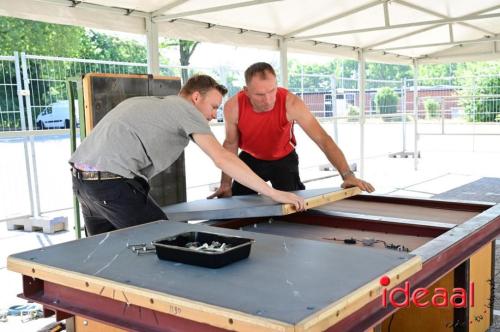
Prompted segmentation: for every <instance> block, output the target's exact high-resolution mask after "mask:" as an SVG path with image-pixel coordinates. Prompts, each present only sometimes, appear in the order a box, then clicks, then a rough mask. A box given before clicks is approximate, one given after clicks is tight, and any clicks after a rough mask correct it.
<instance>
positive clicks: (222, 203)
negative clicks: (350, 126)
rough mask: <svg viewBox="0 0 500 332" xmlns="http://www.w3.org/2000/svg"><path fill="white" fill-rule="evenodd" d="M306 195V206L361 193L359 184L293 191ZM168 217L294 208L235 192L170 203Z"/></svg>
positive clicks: (270, 213)
mask: <svg viewBox="0 0 500 332" xmlns="http://www.w3.org/2000/svg"><path fill="white" fill-rule="evenodd" d="M294 193H296V194H297V195H299V196H301V197H303V198H304V199H305V201H306V203H307V204H308V205H307V208H313V207H315V206H318V205H321V204H326V203H329V202H333V201H335V200H339V199H344V198H347V197H350V196H353V195H357V194H358V193H360V190H359V189H358V188H349V189H339V188H322V189H311V190H297V191H294ZM162 209H163V211H164V212H165V213H166V214H167V216H168V218H169V220H175V221H185V220H208V219H232V218H252V217H264V216H265V217H270V216H282V215H284V214H290V213H294V212H295V208H294V207H293V206H292V205H291V204H290V205H287V204H280V203H277V202H275V201H273V200H272V199H271V198H269V197H266V196H262V195H244V196H233V197H227V198H219V199H200V200H196V201H191V202H186V203H180V204H173V205H168V206H165V207H163V208H162Z"/></svg>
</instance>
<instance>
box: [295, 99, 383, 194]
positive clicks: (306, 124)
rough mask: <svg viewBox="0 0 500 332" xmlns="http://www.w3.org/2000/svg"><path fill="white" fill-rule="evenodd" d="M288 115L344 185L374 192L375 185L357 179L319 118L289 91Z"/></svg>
mask: <svg viewBox="0 0 500 332" xmlns="http://www.w3.org/2000/svg"><path fill="white" fill-rule="evenodd" d="M286 108H287V117H288V120H290V121H297V123H298V124H299V126H300V127H301V128H302V129H304V131H305V132H306V134H307V135H308V136H309V137H310V138H311V139H312V140H313V141H314V142H315V143H316V144H317V145H318V147H319V148H320V149H321V151H323V153H324V154H325V156H326V157H327V158H328V160H329V161H330V162H331V163H332V165H333V166H335V168H336V169H337V170H338V171H339V173H340V174H341V175H342V179H343V180H344V183H343V184H342V187H344V188H345V187H354V186H356V187H359V188H360V189H361V190H364V191H367V192H372V191H374V190H375V189H374V188H373V186H372V185H371V184H370V183H368V182H366V181H363V180H361V179H357V178H356V176H355V175H354V173H352V172H351V171H350V168H349V164H348V163H347V160H346V158H345V156H344V153H343V152H342V150H340V148H339V147H338V146H337V144H336V143H335V142H334V141H333V139H332V138H331V136H330V135H328V134H327V133H326V131H325V130H324V129H323V127H321V125H320V124H319V122H318V120H316V118H315V117H314V116H313V115H312V113H311V112H310V111H309V109H308V108H307V106H306V105H305V104H304V102H303V101H302V100H301V99H300V98H299V97H297V96H296V95H294V94H292V93H289V94H288V96H287V101H286Z"/></svg>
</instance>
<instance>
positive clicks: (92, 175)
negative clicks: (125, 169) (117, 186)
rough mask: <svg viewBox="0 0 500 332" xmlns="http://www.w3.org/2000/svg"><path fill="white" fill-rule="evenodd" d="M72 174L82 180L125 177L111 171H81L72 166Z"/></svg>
mask: <svg viewBox="0 0 500 332" xmlns="http://www.w3.org/2000/svg"><path fill="white" fill-rule="evenodd" d="M71 174H72V175H73V176H74V177H75V178H77V179H80V180H91V181H92V180H94V181H99V180H113V179H123V176H121V175H118V174H115V173H111V172H100V171H95V172H90V171H81V170H79V169H77V168H74V167H73V168H71Z"/></svg>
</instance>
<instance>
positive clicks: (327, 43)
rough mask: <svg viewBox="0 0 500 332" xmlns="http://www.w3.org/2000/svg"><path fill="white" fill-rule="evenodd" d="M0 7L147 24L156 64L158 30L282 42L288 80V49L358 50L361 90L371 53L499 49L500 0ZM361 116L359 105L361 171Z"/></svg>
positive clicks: (102, 2) (110, 24)
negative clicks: (366, 63) (366, 62)
mask: <svg viewBox="0 0 500 332" xmlns="http://www.w3.org/2000/svg"><path fill="white" fill-rule="evenodd" d="M0 15H3V16H13V17H18V18H24V19H31V20H38V21H44V22H52V23H60V24H69V25H79V26H84V27H89V28H99V29H108V30H116V31H123V32H130V33H137V34H145V35H147V40H148V64H149V71H150V72H151V73H158V72H159V61H158V36H159V35H161V36H166V37H174V38H182V39H188V40H196V41H205V42H213V43H224V44H231V45H239V46H246V47H255V48H267V49H274V50H279V51H280V55H281V56H280V59H281V75H282V83H283V84H284V85H286V83H287V79H288V73H287V66H286V65H285V64H286V62H287V54H288V52H309V53H313V54H319V55H331V56H335V57H346V58H351V59H358V60H359V64H360V70H359V89H360V96H364V85H365V84H364V82H365V79H364V76H365V75H364V68H365V61H366V60H368V61H375V62H384V63H394V64H412V65H414V67H415V69H416V66H417V64H418V63H439V62H459V61H472V60H494V59H499V58H500V51H499V45H498V44H499V42H500V35H499V33H500V1H499V0H476V1H474V2H473V3H471V2H470V1H465V0H362V1H341V0H314V1H311V2H310V3H307V2H304V1H303V0H253V1H252V0H237V1H226V0H84V1H77V0H16V1H11V0H0ZM415 73H416V72H415ZM414 98H416V94H414ZM360 99H361V100H360V105H359V106H360V109H364V98H360ZM415 104H416V103H414V105H415ZM363 123H364V112H361V120H360V124H361V163H360V169H361V172H362V171H363V155H364V153H363V148H364V145H363ZM415 126H416V121H415ZM415 132H416V130H415ZM415 145H416V140H415ZM415 151H417V149H416V146H415ZM415 162H416V158H415ZM415 166H416V164H415Z"/></svg>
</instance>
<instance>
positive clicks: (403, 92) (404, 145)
mask: <svg viewBox="0 0 500 332" xmlns="http://www.w3.org/2000/svg"><path fill="white" fill-rule="evenodd" d="M402 83H403V87H402V89H401V101H402V103H401V113H403V116H402V122H403V156H404V155H405V153H406V77H405V78H403V81H402Z"/></svg>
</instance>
